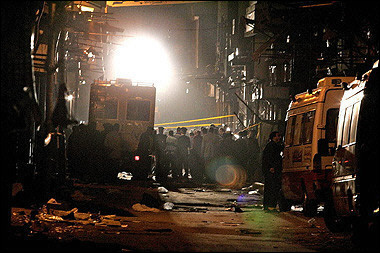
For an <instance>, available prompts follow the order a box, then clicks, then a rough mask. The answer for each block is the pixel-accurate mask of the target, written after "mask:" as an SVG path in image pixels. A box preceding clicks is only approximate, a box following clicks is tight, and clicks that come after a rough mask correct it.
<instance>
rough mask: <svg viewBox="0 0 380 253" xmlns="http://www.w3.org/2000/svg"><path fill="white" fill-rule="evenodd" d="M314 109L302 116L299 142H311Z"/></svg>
mask: <svg viewBox="0 0 380 253" xmlns="http://www.w3.org/2000/svg"><path fill="white" fill-rule="evenodd" d="M314 116H315V111H310V112H306V113H304V114H303V116H302V132H301V142H302V143H303V144H308V143H311V142H312V140H313V128H314V127H313V126H314V118H315V117H314Z"/></svg>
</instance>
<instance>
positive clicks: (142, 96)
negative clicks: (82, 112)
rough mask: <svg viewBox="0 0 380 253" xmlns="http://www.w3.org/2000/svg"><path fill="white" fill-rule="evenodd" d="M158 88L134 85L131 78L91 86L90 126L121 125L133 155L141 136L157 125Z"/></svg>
mask: <svg viewBox="0 0 380 253" xmlns="http://www.w3.org/2000/svg"><path fill="white" fill-rule="evenodd" d="M155 101H156V88H155V87H154V86H153V84H149V85H141V84H140V85H132V82H131V81H130V80H129V79H117V80H115V81H98V80H95V82H94V83H93V84H92V85H91V93H90V109H89V123H91V122H94V123H96V129H97V130H100V131H101V130H103V129H104V127H103V125H104V124H105V123H110V124H112V125H113V124H115V123H118V124H119V125H120V133H121V135H122V137H123V140H124V141H125V142H126V143H127V146H128V147H129V149H130V151H131V152H134V151H136V149H137V146H138V143H139V138H140V135H141V134H142V133H143V132H145V131H146V129H147V127H153V126H154V111H155Z"/></svg>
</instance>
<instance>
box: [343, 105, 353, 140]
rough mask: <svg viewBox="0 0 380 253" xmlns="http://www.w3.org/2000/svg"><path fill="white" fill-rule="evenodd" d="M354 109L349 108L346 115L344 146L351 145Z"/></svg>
mask: <svg viewBox="0 0 380 253" xmlns="http://www.w3.org/2000/svg"><path fill="white" fill-rule="evenodd" d="M352 108H353V106H349V107H347V108H346V112H345V114H344V122H343V135H342V146H344V145H347V144H348V143H349V137H350V124H351V115H352Z"/></svg>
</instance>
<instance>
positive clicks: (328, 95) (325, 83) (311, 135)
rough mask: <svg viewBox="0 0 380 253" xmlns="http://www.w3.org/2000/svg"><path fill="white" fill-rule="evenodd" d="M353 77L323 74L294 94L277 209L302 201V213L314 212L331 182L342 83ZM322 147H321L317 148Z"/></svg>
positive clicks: (288, 119) (288, 115) (351, 79)
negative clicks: (301, 91) (306, 89)
mask: <svg viewBox="0 0 380 253" xmlns="http://www.w3.org/2000/svg"><path fill="white" fill-rule="evenodd" d="M354 79H355V78H354V77H325V78H323V79H321V80H319V81H318V84H317V88H315V89H313V90H309V91H307V92H303V93H300V94H297V95H296V96H295V97H294V98H293V100H292V102H291V103H290V105H289V109H288V111H287V116H286V121H287V126H286V132H285V147H284V153H283V179H282V194H281V196H282V198H281V201H280V209H282V210H285V211H286V210H289V209H290V207H291V205H293V204H301V203H302V204H303V211H304V214H305V215H306V216H313V215H315V214H316V213H317V208H318V204H319V203H320V202H321V201H323V199H324V196H325V192H326V189H329V186H330V182H331V169H332V166H331V162H332V158H333V155H334V154H333V151H334V147H335V145H336V126H337V122H338V113H339V106H340V100H341V98H342V96H343V92H344V90H343V88H342V84H343V83H349V82H351V81H353V80H354ZM321 147H325V149H324V150H323V149H321Z"/></svg>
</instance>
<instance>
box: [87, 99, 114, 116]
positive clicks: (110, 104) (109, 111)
mask: <svg viewBox="0 0 380 253" xmlns="http://www.w3.org/2000/svg"><path fill="white" fill-rule="evenodd" d="M93 112H94V116H95V118H98V119H117V112H118V101H117V100H115V99H108V98H106V97H105V96H99V97H98V100H96V101H95V102H94V106H93Z"/></svg>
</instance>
